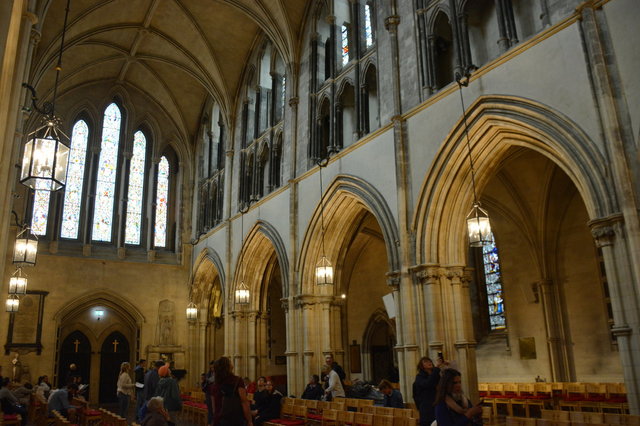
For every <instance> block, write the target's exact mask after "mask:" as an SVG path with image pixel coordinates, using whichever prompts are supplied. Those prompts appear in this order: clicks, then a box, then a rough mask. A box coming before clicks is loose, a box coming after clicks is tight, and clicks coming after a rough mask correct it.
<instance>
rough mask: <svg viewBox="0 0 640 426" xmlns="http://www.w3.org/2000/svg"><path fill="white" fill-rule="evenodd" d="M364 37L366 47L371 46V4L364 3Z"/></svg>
mask: <svg viewBox="0 0 640 426" xmlns="http://www.w3.org/2000/svg"><path fill="white" fill-rule="evenodd" d="M364 39H365V42H366V45H367V48H369V47H371V46H373V27H372V26H371V6H370V5H368V4H365V5H364Z"/></svg>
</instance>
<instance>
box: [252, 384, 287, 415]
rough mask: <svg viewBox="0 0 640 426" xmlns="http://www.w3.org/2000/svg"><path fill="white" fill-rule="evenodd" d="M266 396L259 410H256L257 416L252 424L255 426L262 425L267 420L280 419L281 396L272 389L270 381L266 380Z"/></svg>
mask: <svg viewBox="0 0 640 426" xmlns="http://www.w3.org/2000/svg"><path fill="white" fill-rule="evenodd" d="M265 388H266V395H265V397H264V401H263V403H262V406H261V408H259V409H258V414H257V415H256V417H255V419H253V424H254V425H256V426H260V425H262V424H263V423H264V422H267V421H269V420H273V419H277V418H278V417H280V405H281V404H280V401H281V400H282V394H281V393H280V392H278V391H277V390H275V389H274V388H273V383H271V380H267V384H266V386H265Z"/></svg>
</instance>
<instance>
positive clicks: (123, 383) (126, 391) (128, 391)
mask: <svg viewBox="0 0 640 426" xmlns="http://www.w3.org/2000/svg"><path fill="white" fill-rule="evenodd" d="M130 372H131V365H130V364H129V363H128V362H123V363H122V364H121V365H120V375H119V376H118V386H117V388H118V389H117V394H118V411H119V412H118V415H119V416H120V417H122V418H124V419H126V418H127V413H128V412H129V401H131V397H132V396H133V392H134V389H135V387H136V385H134V384H133V383H132V382H131V376H130V375H129V373H130Z"/></svg>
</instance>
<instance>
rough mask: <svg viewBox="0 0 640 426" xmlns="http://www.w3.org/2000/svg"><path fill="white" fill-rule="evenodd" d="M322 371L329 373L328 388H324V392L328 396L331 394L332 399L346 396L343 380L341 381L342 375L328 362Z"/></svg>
mask: <svg viewBox="0 0 640 426" xmlns="http://www.w3.org/2000/svg"><path fill="white" fill-rule="evenodd" d="M322 372H323V373H324V374H326V375H327V378H328V384H327V388H326V389H325V390H324V394H325V395H326V396H329V395H331V400H332V401H333V400H335V399H336V398H344V397H346V395H345V393H344V388H343V387H342V382H341V381H340V376H338V373H336V372H335V370H333V369H332V368H331V366H330V365H329V364H328V363H327V365H324V366H323V367H322Z"/></svg>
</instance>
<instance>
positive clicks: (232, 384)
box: [211, 356, 253, 426]
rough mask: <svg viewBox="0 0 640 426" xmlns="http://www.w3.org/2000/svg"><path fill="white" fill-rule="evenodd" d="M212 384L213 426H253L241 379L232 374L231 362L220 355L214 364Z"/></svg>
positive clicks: (245, 391)
mask: <svg viewBox="0 0 640 426" xmlns="http://www.w3.org/2000/svg"><path fill="white" fill-rule="evenodd" d="M214 371H215V381H214V382H213V386H212V398H211V400H212V403H213V413H214V414H213V426H253V420H252V419H251V413H250V411H249V400H248V399H247V390H246V389H245V388H244V382H243V381H242V379H241V378H240V377H238V376H236V375H234V374H233V364H232V363H231V360H230V359H229V358H227V357H224V356H223V357H220V358H218V359H217V360H216V362H215V364H214Z"/></svg>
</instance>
